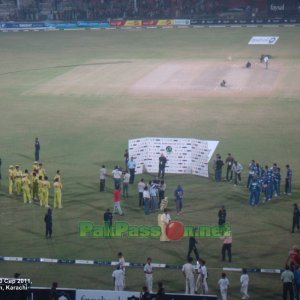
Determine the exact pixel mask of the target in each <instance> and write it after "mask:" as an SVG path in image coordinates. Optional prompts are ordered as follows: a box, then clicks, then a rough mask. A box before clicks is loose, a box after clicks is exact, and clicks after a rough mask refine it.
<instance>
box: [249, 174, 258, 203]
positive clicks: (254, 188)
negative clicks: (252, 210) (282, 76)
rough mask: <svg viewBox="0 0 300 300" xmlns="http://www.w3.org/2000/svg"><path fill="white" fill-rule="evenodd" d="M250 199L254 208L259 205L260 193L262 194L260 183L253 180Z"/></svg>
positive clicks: (250, 187)
mask: <svg viewBox="0 0 300 300" xmlns="http://www.w3.org/2000/svg"><path fill="white" fill-rule="evenodd" d="M249 191H250V197H249V204H250V205H252V206H254V205H258V204H259V193H260V183H259V181H258V180H256V179H253V180H252V182H251V184H250V186H249Z"/></svg>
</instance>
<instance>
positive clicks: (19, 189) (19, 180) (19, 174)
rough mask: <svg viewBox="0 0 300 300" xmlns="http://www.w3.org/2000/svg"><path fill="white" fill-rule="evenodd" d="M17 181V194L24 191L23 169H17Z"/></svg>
mask: <svg viewBox="0 0 300 300" xmlns="http://www.w3.org/2000/svg"><path fill="white" fill-rule="evenodd" d="M15 178H16V179H15V183H16V192H17V195H18V196H19V195H21V193H22V171H21V170H20V169H16V177H15Z"/></svg>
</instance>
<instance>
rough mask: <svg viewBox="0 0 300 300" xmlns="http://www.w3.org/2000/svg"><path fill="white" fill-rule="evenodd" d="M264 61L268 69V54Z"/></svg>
mask: <svg viewBox="0 0 300 300" xmlns="http://www.w3.org/2000/svg"><path fill="white" fill-rule="evenodd" d="M264 63H265V65H266V69H268V66H269V57H268V56H267V55H266V56H265V57H264Z"/></svg>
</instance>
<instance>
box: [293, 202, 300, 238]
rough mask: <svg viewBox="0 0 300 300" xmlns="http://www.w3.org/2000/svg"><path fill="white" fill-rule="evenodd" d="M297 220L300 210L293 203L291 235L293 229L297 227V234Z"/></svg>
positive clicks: (299, 216) (299, 217)
mask: <svg viewBox="0 0 300 300" xmlns="http://www.w3.org/2000/svg"><path fill="white" fill-rule="evenodd" d="M299 219H300V210H299V207H298V205H297V203H294V210H293V226H292V233H294V232H295V227H297V229H298V232H299Z"/></svg>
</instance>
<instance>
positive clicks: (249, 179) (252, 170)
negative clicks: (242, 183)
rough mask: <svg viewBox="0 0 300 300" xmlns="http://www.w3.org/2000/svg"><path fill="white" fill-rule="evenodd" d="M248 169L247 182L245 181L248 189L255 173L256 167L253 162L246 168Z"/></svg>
mask: <svg viewBox="0 0 300 300" xmlns="http://www.w3.org/2000/svg"><path fill="white" fill-rule="evenodd" d="M248 169H249V175H248V180H247V188H249V187H250V185H251V182H252V180H253V177H254V175H255V174H256V172H257V167H256V165H255V163H254V162H251V163H250V164H249V166H248Z"/></svg>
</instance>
